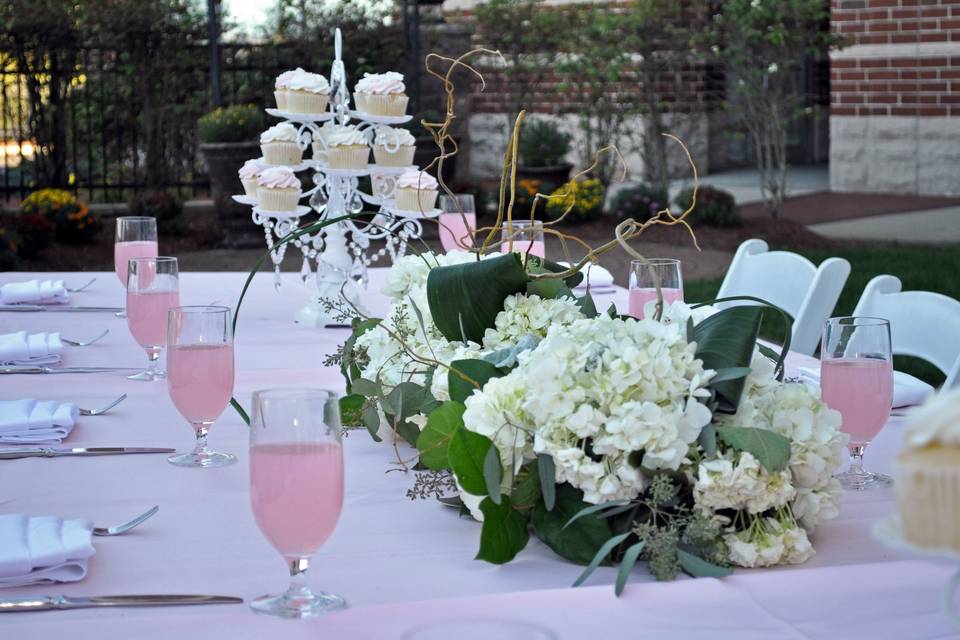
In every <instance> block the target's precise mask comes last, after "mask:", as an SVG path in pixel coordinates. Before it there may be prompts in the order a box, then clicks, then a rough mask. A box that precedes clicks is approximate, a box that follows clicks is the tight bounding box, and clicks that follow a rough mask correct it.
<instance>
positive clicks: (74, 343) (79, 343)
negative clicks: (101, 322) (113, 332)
mask: <svg viewBox="0 0 960 640" xmlns="http://www.w3.org/2000/svg"><path fill="white" fill-rule="evenodd" d="M108 333H110V329H105V330H104V332H103V333H101V334H100V335H98V336H97V337H96V338H94V339H92V340H87V341H77V340H67V339H66V338H63V337H61V338H60V340H61V341H62V342H64V343H66V344H68V345H70V346H71V347H88V346H90V345H91V344H93V343H94V342H96V341H97V340H99V339H100V338H102V337H103V336H105V335H107V334H108Z"/></svg>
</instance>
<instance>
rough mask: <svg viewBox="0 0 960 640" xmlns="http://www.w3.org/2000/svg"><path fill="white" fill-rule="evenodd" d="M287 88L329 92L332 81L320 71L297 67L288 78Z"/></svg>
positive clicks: (311, 91)
mask: <svg viewBox="0 0 960 640" xmlns="http://www.w3.org/2000/svg"><path fill="white" fill-rule="evenodd" d="M286 84H287V86H286V88H287V89H291V90H293V91H309V92H310V93H327V92H328V91H330V83H328V82H327V79H326V78H324V77H323V76H322V75H320V74H319V73H309V72H307V71H304V70H303V69H297V70H296V71H294V72H293V74H292V75H291V76H290V77H289V78H287V79H286Z"/></svg>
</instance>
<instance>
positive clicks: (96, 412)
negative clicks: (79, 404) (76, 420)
mask: <svg viewBox="0 0 960 640" xmlns="http://www.w3.org/2000/svg"><path fill="white" fill-rule="evenodd" d="M126 399H127V394H123V395H122V396H120V397H119V398H117V399H116V400H114V401H113V402H111V403H110V404H108V405H106V406H105V407H100V408H99V409H80V415H82V416H99V415H101V414H104V413H106V412H107V411H110V409H113V408H114V407H115V406H117V405H118V404H120V403H121V402H123V401H124V400H126Z"/></svg>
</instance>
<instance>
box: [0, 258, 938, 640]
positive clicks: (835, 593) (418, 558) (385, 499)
mask: <svg viewBox="0 0 960 640" xmlns="http://www.w3.org/2000/svg"><path fill="white" fill-rule="evenodd" d="M97 275H98V281H97V283H96V284H95V285H93V287H91V289H88V290H87V291H85V292H83V293H81V294H76V295H74V297H73V301H72V303H73V304H83V305H93V304H98V305H99V304H118V303H119V301H120V297H121V294H120V287H119V284H118V283H117V281H116V278H115V276H113V275H112V274H97ZM382 275H383V274H382V272H380V271H376V270H375V271H374V272H373V280H374V283H373V284H372V285H371V293H370V295H369V301H368V302H369V306H370V307H371V310H372V311H373V312H375V313H382V311H383V309H384V306H385V300H384V299H383V298H382V296H379V295H378V294H377V293H375V292H376V291H377V290H378V287H377V282H378V281H380V280H381V279H382ZM29 277H31V274H23V273H6V274H0V283H4V282H10V281H18V280H24V279H27V278H29ZM66 278H67V280H68V282H70V281H73V280H76V281H80V280H81V274H75V275H73V274H67V275H66ZM242 282H243V274H237V273H217V274H208V273H203V274H201V273H187V274H183V275H182V284H181V290H182V293H181V297H182V300H183V302H184V303H185V304H198V303H209V302H212V301H214V300H219V301H220V302H222V303H226V304H233V302H234V301H235V299H236V297H237V294H238V293H239V289H240V287H241V285H242ZM308 293H309V292H308V291H307V290H306V289H305V288H304V287H303V286H302V285H300V284H299V282H298V280H297V279H296V278H295V277H294V276H292V275H289V276H285V279H284V286H283V288H282V289H281V290H280V291H279V292H275V291H274V289H273V286H272V280H271V277H270V275H269V274H266V273H264V274H260V275H258V276H257V278H256V279H255V281H254V284H253V286H252V288H251V290H250V293H249V295H248V298H247V300H246V301H245V303H244V307H243V309H242V310H241V313H240V316H241V320H240V324H239V329H238V332H237V338H236V341H237V349H236V352H237V365H238V374H237V395H238V396H239V397H240V399H241V401H242V402H244V403H247V402H248V401H249V395H250V392H251V391H252V390H254V389H257V388H262V387H267V386H290V385H309V386H326V387H330V388H334V389H338V390H339V389H342V381H341V380H340V379H339V375H338V374H337V373H336V372H335V371H334V370H331V369H325V368H324V367H323V364H322V362H323V360H324V358H325V357H326V355H327V354H329V353H331V352H332V351H333V350H334V349H335V348H336V345H337V344H339V343H340V342H341V341H342V340H343V339H344V338H345V337H346V331H345V330H333V329H330V330H324V329H306V328H303V327H298V326H297V325H294V324H293V323H292V316H293V313H294V312H295V311H296V309H297V308H299V307H300V306H301V305H302V303H303V302H304V300H305V298H306V296H307V295H308ZM598 298H599V301H598V302H599V303H600V304H602V305H604V306H606V304H608V303H609V301H610V300H617V299H619V302H621V303H622V302H624V301H625V296H623V292H619V293H617V294H615V295H612V296H611V295H607V296H599V297H598ZM102 328H109V329H111V333H110V335H109V336H108V337H107V338H105V339H104V340H103V341H102V342H100V343H98V344H97V345H94V346H91V347H87V348H82V349H78V348H68V350H67V353H66V356H65V362H64V364H65V365H94V364H98V365H105V364H117V365H139V364H142V363H143V361H144V356H143V354H142V352H141V351H140V350H139V348H138V347H137V346H136V345H135V344H134V342H133V340H132V338H131V337H130V336H129V333H128V332H127V328H126V325H125V321H123V320H120V319H117V318H114V317H113V315H112V314H101V313H98V314H79V313H74V314H65V313H32V314H25V313H19V314H14V313H0V333H6V332H9V331H14V330H20V329H31V330H59V331H61V332H62V333H63V334H64V335H65V336H66V337H72V338H85V337H89V336H90V335H95V334H96V333H98V332H99V331H100V330H102ZM799 361H801V359H798V360H797V361H794V362H793V363H792V364H793V365H794V366H795V365H796V364H797V362H799ZM120 393H127V394H129V396H130V397H129V399H128V400H127V401H126V402H124V403H123V404H121V405H120V406H119V407H117V409H116V410H115V411H113V412H111V413H110V414H108V415H106V416H102V417H94V418H82V419H81V420H80V422H79V424H78V426H77V428H76V429H75V430H74V432H73V434H72V435H71V437H70V440H69V444H71V445H75V446H79V445H95V444H100V445H105V444H119V445H154V446H174V447H180V448H181V449H185V448H187V447H188V446H190V445H191V440H192V435H191V432H190V429H189V427H188V426H187V425H186V424H185V423H184V421H183V419H182V418H181V417H180V416H179V415H178V414H177V413H176V410H175V409H174V408H173V406H172V404H171V402H170V400H169V398H168V396H167V394H166V388H165V386H164V385H163V384H162V383H137V382H131V381H128V380H126V379H125V378H124V377H123V375H122V374H84V375H66V374H65V375H43V376H40V375H34V376H27V375H6V376H3V377H0V398H3V399H9V398H16V397H23V396H31V397H36V398H42V399H61V400H72V401H75V402H77V403H79V404H80V405H81V406H98V405H99V404H100V403H102V402H104V401H106V400H108V399H110V398H113V397H115V396H116V395H119V394H120ZM900 429H901V421H900V419H899V418H891V421H890V423H889V424H888V425H887V427H886V428H885V429H884V431H883V432H882V433H881V435H880V437H879V438H878V439H877V441H876V442H875V443H874V444H873V445H872V446H871V448H870V450H869V451H868V461H869V463H870V466H872V467H873V468H875V469H877V470H888V469H889V466H890V462H891V460H892V458H893V456H894V454H895V452H896V450H897V447H898V444H899V439H900V433H899V432H900ZM211 444H212V445H213V446H215V447H217V448H220V449H222V450H224V451H228V452H231V453H235V454H237V455H238V457H239V458H240V463H239V464H237V465H235V466H233V467H229V468H226V469H220V470H189V469H178V468H174V467H172V466H170V465H168V464H167V463H166V461H165V460H164V459H163V457H162V456H144V457H137V456H129V457H111V458H97V459H59V460H44V459H27V460H16V461H7V462H2V463H0V513H8V512H22V513H29V514H36V515H41V514H56V515H60V516H64V517H80V516H83V517H89V518H92V519H93V520H94V521H95V522H96V523H98V524H113V523H116V522H120V521H123V520H125V519H127V518H129V517H131V516H132V515H135V514H137V513H140V512H141V511H143V510H145V509H146V508H148V507H150V506H152V505H154V504H158V505H160V513H159V514H158V515H157V516H155V517H154V518H153V519H152V520H151V521H150V522H149V523H147V524H145V525H143V526H142V527H141V528H139V529H137V530H136V531H135V532H132V533H130V534H127V535H124V536H118V537H115V538H101V539H97V540H96V547H97V554H96V556H94V557H93V558H92V560H91V562H90V573H89V575H88V577H87V578H86V579H85V580H84V581H83V582H80V583H76V584H70V585H57V586H55V587H49V586H47V587H32V588H27V589H21V590H17V593H18V594H19V593H25V594H41V593H65V594H69V595H95V594H110V593H118V594H120V593H165V592H166V593H174V592H191V593H217V594H224V595H239V596H242V597H244V598H247V599H249V598H252V597H256V596H258V595H261V594H263V593H265V592H277V591H279V590H281V589H282V588H283V587H284V586H285V583H286V570H285V567H284V564H283V562H282V561H281V560H280V559H279V557H278V556H277V555H276V553H275V552H274V551H273V550H272V549H271V548H270V547H269V546H268V544H267V543H266V541H265V540H264V539H263V538H262V536H261V535H260V533H259V531H258V530H257V528H256V525H255V523H254V521H253V518H252V515H251V513H250V509H249V506H248V502H247V454H246V448H247V444H246V427H245V426H244V425H243V423H242V422H241V421H240V419H239V418H238V417H237V416H236V415H235V414H234V413H232V412H231V411H229V410H228V411H227V412H226V413H225V414H224V416H223V417H222V418H221V419H220V420H219V421H218V423H217V424H216V425H215V427H214V429H213V433H212V435H211ZM345 447H346V453H347V497H346V506H345V510H344V514H343V517H342V518H341V521H340V524H339V525H338V528H337V530H336V532H335V533H334V535H333V537H332V538H331V539H330V541H329V542H328V543H327V545H325V547H324V548H323V550H321V552H320V553H319V554H318V556H317V558H316V559H315V561H314V569H312V570H311V574H312V577H311V582H312V584H313V585H315V586H316V587H318V588H324V589H328V590H331V591H335V592H337V593H340V594H342V595H343V596H345V597H346V598H347V600H348V602H349V603H350V605H351V608H350V609H349V610H347V611H345V612H342V613H338V614H334V615H331V616H328V617H326V618H323V619H320V620H313V621H310V622H302V623H296V622H287V621H277V620H272V619H267V618H263V617H260V616H254V615H253V614H252V613H250V612H249V610H248V609H247V608H246V606H245V605H243V606H222V607H207V608H202V609H186V608H170V609H164V610H132V609H127V610H116V611H89V610H88V611H71V612H50V613H38V614H22V615H19V616H14V615H9V616H2V617H0V637H3V638H7V637H9V638H27V637H29V638H48V637H49V638H53V637H70V638H71V639H74V638H77V639H78V638H103V637H120V636H121V635H126V636H128V637H138V638H140V637H143V638H169V637H174V634H182V635H184V636H186V637H196V636H199V635H201V634H202V635H203V636H204V637H218V636H223V637H231V638H259V637H268V635H267V634H269V633H276V632H279V633H282V634H283V635H284V637H290V638H295V637H296V638H299V637H305V638H306V637H329V638H354V637H356V638H400V637H403V635H404V634H405V633H406V632H407V631H409V630H411V629H414V628H416V627H418V626H420V625H422V624H423V623H425V622H428V621H431V620H437V619H480V618H483V619H489V618H498V619H509V620H522V621H528V622H531V623H535V624H538V625H540V626H543V627H546V628H549V629H551V630H552V631H553V633H554V635H556V637H558V638H581V637H585V636H587V635H588V634H593V635H594V636H595V637H612V635H613V634H614V632H617V633H618V635H622V632H623V630H624V629H626V628H635V629H637V634H634V636H630V634H627V636H626V637H635V636H637V635H639V634H640V631H641V630H642V631H643V632H644V635H650V636H651V637H675V638H700V637H704V638H706V637H709V638H727V637H729V638H734V637H736V638H838V637H843V638H856V637H863V638H945V637H953V636H952V635H951V634H953V633H955V631H956V630H955V629H954V628H953V627H951V626H950V622H949V620H948V619H947V618H946V616H945V614H944V613H943V604H942V594H943V592H944V587H945V584H946V582H947V580H948V579H949V576H950V573H951V571H952V569H953V567H950V566H949V565H938V564H934V563H931V562H929V561H921V560H918V559H917V558H915V557H913V556H910V555H907V554H905V553H900V552H896V551H891V550H890V549H887V548H886V547H883V546H881V545H880V544H878V543H877V542H875V541H874V540H873V539H872V538H871V537H870V534H869V530H870V527H871V526H872V525H873V523H874V522H875V521H876V520H877V519H878V518H880V517H883V516H886V515H888V514H889V513H891V512H892V511H893V496H892V492H891V491H889V490H884V491H875V492H869V493H864V494H856V493H850V494H847V495H846V496H845V499H844V505H843V509H842V512H841V515H840V517H839V518H838V519H837V520H835V521H833V522H831V523H829V524H827V525H825V526H824V527H822V528H821V529H820V530H819V531H818V532H817V535H816V536H815V539H814V543H815V545H816V547H817V551H818V553H817V555H816V556H815V557H814V558H813V559H812V560H811V561H809V562H808V563H807V564H806V565H803V566H802V567H790V568H781V569H775V570H766V571H738V572H737V573H736V574H735V575H734V576H733V577H731V578H728V579H726V580H723V581H717V580H696V581H695V580H680V581H678V582H676V583H673V584H655V583H650V582H649V580H650V578H649V576H648V575H647V574H646V573H645V572H644V571H643V570H641V569H637V570H635V571H634V575H633V581H634V582H636V583H643V584H634V585H632V586H630V587H629V588H628V589H627V591H626V592H625V594H624V596H623V597H622V598H620V599H616V598H614V597H613V593H612V588H611V587H610V586H609V585H610V583H611V582H612V581H613V579H614V570H613V569H601V570H599V571H597V572H596V574H595V577H594V578H592V579H591V581H590V585H594V586H588V587H586V588H581V589H576V590H573V589H568V588H567V587H568V585H570V584H571V583H572V582H573V580H574V579H575V578H576V576H577V575H578V574H579V572H580V568H579V567H576V566H573V565H571V564H568V563H566V562H564V561H562V560H560V559H558V558H557V557H556V556H555V555H554V554H553V553H552V552H550V551H549V550H548V549H546V548H545V547H544V546H543V545H541V544H539V543H538V542H536V541H531V543H530V545H529V546H528V548H527V549H526V550H525V551H524V552H523V554H522V555H521V556H520V557H519V558H518V559H517V560H516V561H515V562H513V563H511V564H510V565H508V566H504V567H495V566H492V565H489V564H485V563H481V562H477V561H474V560H472V558H473V556H474V554H475V552H476V545H477V537H478V533H479V531H478V525H477V524H476V523H474V522H472V521H469V520H466V519H458V518H457V517H455V516H454V515H453V514H452V513H450V512H449V511H448V510H447V509H445V508H443V507H441V506H440V505H438V504H437V503H435V502H432V501H410V500H409V499H408V498H407V497H406V496H405V493H406V490H407V489H408V488H409V487H410V486H411V485H412V482H413V480H412V478H411V477H410V476H409V475H408V474H404V473H400V472H396V473H386V471H387V470H388V469H390V468H391V460H392V456H393V452H392V450H391V448H389V447H386V446H384V445H378V444H376V443H374V442H373V441H371V440H370V439H369V438H368V437H367V436H366V434H365V433H363V432H353V433H352V434H351V435H350V437H349V438H347V439H346V443H345ZM8 591H9V590H2V591H0V597H2V596H4V595H9V594H8V593H7V592H8Z"/></svg>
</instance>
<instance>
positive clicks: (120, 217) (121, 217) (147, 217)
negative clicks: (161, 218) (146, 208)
mask: <svg viewBox="0 0 960 640" xmlns="http://www.w3.org/2000/svg"><path fill="white" fill-rule="evenodd" d="M120 220H130V221H137V222H140V221H142V220H153V221H154V222H156V220H157V219H156V218H155V217H154V216H117V221H118V222H119V221H120Z"/></svg>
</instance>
